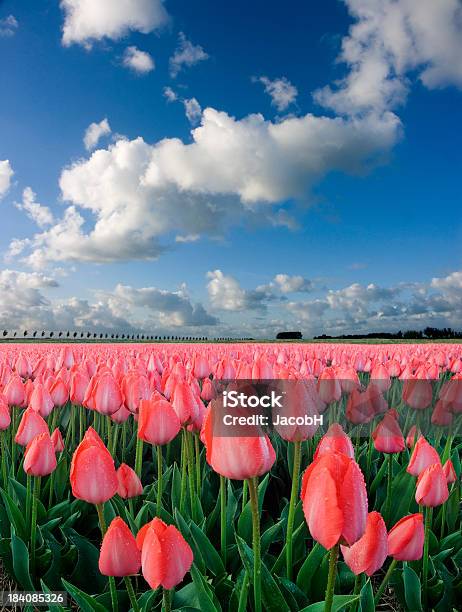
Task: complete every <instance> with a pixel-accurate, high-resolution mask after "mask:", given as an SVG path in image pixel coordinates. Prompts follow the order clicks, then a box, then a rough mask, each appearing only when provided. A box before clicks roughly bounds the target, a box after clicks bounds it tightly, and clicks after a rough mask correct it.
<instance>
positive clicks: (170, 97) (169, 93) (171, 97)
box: [164, 87, 178, 102]
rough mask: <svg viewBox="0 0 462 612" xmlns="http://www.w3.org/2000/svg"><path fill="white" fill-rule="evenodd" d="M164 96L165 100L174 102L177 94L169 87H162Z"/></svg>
mask: <svg viewBox="0 0 462 612" xmlns="http://www.w3.org/2000/svg"><path fill="white" fill-rule="evenodd" d="M164 97H165V98H166V99H167V102H176V101H177V100H178V95H177V94H176V93H175V92H174V91H173V89H172V88H171V87H164Z"/></svg>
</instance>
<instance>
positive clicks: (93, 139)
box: [83, 118, 111, 151]
mask: <svg viewBox="0 0 462 612" xmlns="http://www.w3.org/2000/svg"><path fill="white" fill-rule="evenodd" d="M110 133H111V126H110V125H109V121H108V120H107V118H104V119H103V120H102V121H100V122H99V123H90V125H89V126H88V127H87V129H86V130H85V134H84V137H83V144H84V145H85V148H86V150H87V151H91V150H93V149H94V148H95V147H96V145H97V144H98V142H99V141H100V139H101V138H103V137H104V136H108V135H109V134H110Z"/></svg>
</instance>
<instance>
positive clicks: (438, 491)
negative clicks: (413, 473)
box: [415, 462, 449, 508]
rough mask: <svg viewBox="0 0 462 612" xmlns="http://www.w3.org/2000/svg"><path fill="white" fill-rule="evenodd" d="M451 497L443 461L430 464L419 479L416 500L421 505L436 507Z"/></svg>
mask: <svg viewBox="0 0 462 612" xmlns="http://www.w3.org/2000/svg"><path fill="white" fill-rule="evenodd" d="M448 497H449V491H448V484H447V482H446V474H445V473H444V471H443V468H442V466H441V463H440V462H438V463H434V464H433V465H429V466H428V467H427V468H425V470H424V471H423V472H421V473H420V475H419V478H418V479H417V488H416V492H415V500H416V502H417V503H418V504H419V505H421V506H427V507H432V508H434V507H435V506H440V505H441V504H444V502H445V501H446V500H447V498H448Z"/></svg>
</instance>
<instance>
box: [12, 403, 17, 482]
mask: <svg viewBox="0 0 462 612" xmlns="http://www.w3.org/2000/svg"><path fill="white" fill-rule="evenodd" d="M17 414H18V408H16V406H13V408H12V409H11V470H12V474H13V478H14V476H15V463H16V442H15V439H14V438H15V435H16V430H17Z"/></svg>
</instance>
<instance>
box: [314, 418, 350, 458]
mask: <svg viewBox="0 0 462 612" xmlns="http://www.w3.org/2000/svg"><path fill="white" fill-rule="evenodd" d="M332 451H336V452H338V453H343V454H344V455H346V456H347V457H350V459H354V456H355V450H354V448H353V444H352V442H351V440H350V438H349V437H348V436H347V434H346V433H345V432H344V431H343V428H342V426H341V425H340V424H339V423H333V424H332V425H331V426H330V427H329V429H328V430H327V431H326V433H325V434H324V435H323V437H322V438H321V439H320V440H319V443H318V446H317V448H316V451H315V453H314V457H313V459H317V458H318V457H320V456H321V455H324V454H325V453H329V452H332Z"/></svg>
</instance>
